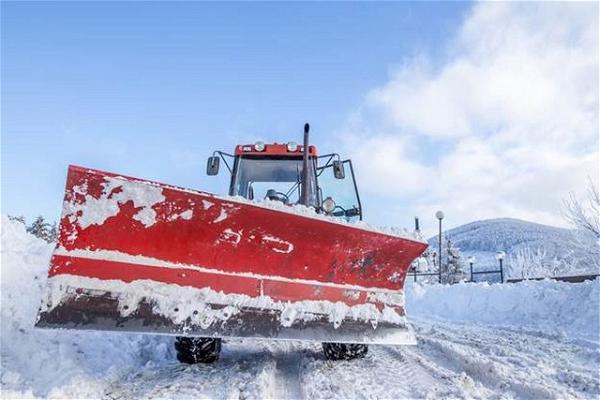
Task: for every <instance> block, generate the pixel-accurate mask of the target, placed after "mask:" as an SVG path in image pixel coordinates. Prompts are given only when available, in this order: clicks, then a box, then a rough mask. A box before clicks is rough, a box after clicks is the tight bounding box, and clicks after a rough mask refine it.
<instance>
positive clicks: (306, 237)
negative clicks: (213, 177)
mask: <svg viewBox="0 0 600 400" xmlns="http://www.w3.org/2000/svg"><path fill="white" fill-rule="evenodd" d="M426 247H427V245H426V244H425V243H422V242H420V241H417V240H414V239H410V238H405V237H401V236H398V235H395V234H391V233H381V232H378V231H375V230H373V229H370V228H368V227H364V226H361V225H352V224H347V223H342V222H339V221H336V220H334V219H332V218H328V217H324V216H321V215H317V214H315V213H312V212H311V211H309V210H308V209H305V208H299V207H297V206H296V207H288V206H284V205H283V204H281V203H273V202H271V203H251V202H248V201H246V200H244V199H240V198H225V197H218V196H214V195H212V194H209V193H203V192H198V191H194V190H188V189H182V188H177V187H173V186H169V185H164V184H160V183H156V182H150V181H145V180H140V179H134V178H127V177H123V176H117V175H115V174H110V173H106V172H101V171H96V170H90V169H85V168H81V167H75V166H70V167H69V172H68V176H67V184H66V191H65V199H64V203H63V212H62V216H61V221H60V229H59V238H58V244H57V247H56V249H55V251H54V253H53V256H52V258H51V261H50V269H49V272H48V282H47V291H46V295H45V297H44V299H43V300H42V305H41V307H40V311H39V314H38V318H37V321H36V326H38V327H46V328H64V329H87V330H110V331H124V332H140V333H155V334H168V335H178V336H203V337H253V338H272V339H293V340H314V341H324V342H349V343H379V344H413V343H415V339H414V335H413V333H412V331H411V330H410V328H409V326H408V324H407V322H406V318H405V312H404V296H403V290H402V289H403V286H404V279H405V276H406V272H407V270H408V268H409V265H410V263H411V262H412V261H413V260H414V259H415V258H416V257H418V256H419V255H420V254H421V253H422V252H423V251H424V250H425V248H426Z"/></svg>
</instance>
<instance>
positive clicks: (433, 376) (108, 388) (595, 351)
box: [1, 217, 600, 399]
mask: <svg viewBox="0 0 600 400" xmlns="http://www.w3.org/2000/svg"><path fill="white" fill-rule="evenodd" d="M1 250H2V258H1V261H2V263H1V277H2V282H1V300H2V304H1V306H2V307H1V308H2V317H1V322H2V330H1V345H2V346H1V357H2V364H1V367H2V369H1V382H2V386H1V390H2V392H1V397H2V398H31V397H40V398H47V397H53V398H108V399H129V398H186V399H188V398H244V399H252V398H385V399H390V398H394V399H396V398H447V397H452V398H532V399H539V398H590V399H592V398H594V399H596V398H598V397H599V396H600V376H599V368H600V338H599V330H600V322H599V314H600V305H599V298H600V281H598V280H596V281H594V282H587V283H582V284H568V283H561V282H553V281H541V282H528V283H520V284H505V285H487V284H485V283H483V284H459V285H454V286H440V285H432V286H421V285H414V286H413V285H412V284H409V285H408V288H407V307H408V312H409V315H410V317H411V320H412V321H413V326H414V328H415V331H416V333H417V338H418V345H417V346H411V347H398V348H394V347H385V346H371V348H370V351H369V354H368V355H367V357H366V358H365V359H362V360H354V361H344V362H331V361H327V360H325V359H324V358H323V355H322V353H321V349H320V345H318V344H310V343H301V342H274V341H252V340H227V341H226V343H225V344H224V346H223V353H222V357H221V359H220V360H219V361H218V362H217V363H216V364H214V365H194V366H189V365H181V364H179V363H178V362H177V360H176V359H175V354H174V351H173V339H172V338H169V337H159V336H143V335H129V334H108V333H90V332H72V331H49V330H37V329H34V328H33V322H34V319H35V315H36V311H37V308H38V306H39V304H40V299H41V297H42V292H43V286H44V283H45V280H46V268H47V265H48V260H49V257H50V253H51V251H52V246H51V245H48V244H46V243H45V242H43V241H41V240H39V239H37V238H35V237H33V236H31V235H29V234H27V233H26V232H25V230H24V227H23V226H22V225H21V224H19V223H14V222H10V221H8V219H6V218H5V217H3V218H2V243H1Z"/></svg>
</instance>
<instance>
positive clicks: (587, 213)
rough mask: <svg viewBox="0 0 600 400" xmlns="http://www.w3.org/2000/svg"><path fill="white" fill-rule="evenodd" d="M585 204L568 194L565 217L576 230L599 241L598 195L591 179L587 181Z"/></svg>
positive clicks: (573, 195) (599, 215) (599, 213)
mask: <svg viewBox="0 0 600 400" xmlns="http://www.w3.org/2000/svg"><path fill="white" fill-rule="evenodd" d="M586 197H587V199H586V200H587V202H584V201H582V200H580V199H578V198H577V196H575V194H574V193H570V194H569V199H567V200H566V201H565V217H566V219H567V221H569V222H570V223H571V225H573V226H574V227H575V228H576V229H579V230H582V231H585V232H588V233H589V234H591V235H593V236H594V237H595V238H596V239H600V194H599V193H598V189H597V188H596V185H594V182H592V179H591V178H590V179H589V181H588V188H587V193H586Z"/></svg>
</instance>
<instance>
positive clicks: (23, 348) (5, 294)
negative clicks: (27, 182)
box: [0, 216, 174, 398]
mask: <svg viewBox="0 0 600 400" xmlns="http://www.w3.org/2000/svg"><path fill="white" fill-rule="evenodd" d="M0 230H1V236H2V241H1V247H0V249H1V261H2V262H1V270H0V272H1V276H2V282H1V285H0V295H1V299H2V316H1V322H2V327H1V358H2V372H1V376H0V378H1V384H2V386H1V388H2V398H31V397H44V398H45V397H52V398H99V397H102V396H103V394H104V393H105V390H106V384H107V382H110V381H111V380H114V379H117V377H118V376H120V375H121V374H122V373H123V371H125V370H127V369H132V370H133V369H138V368H140V367H141V366H144V365H146V364H147V363H152V362H153V361H158V360H164V359H165V358H171V359H174V355H173V354H170V352H171V351H172V350H171V347H172V343H171V341H172V339H169V338H165V337H152V336H142V335H128V334H107V333H89V332H81V333H80V332H73V331H52V330H40V329H35V328H34V327H33V323H34V321H35V317H36V313H37V310H38V307H39V305H40V300H41V299H42V293H43V290H44V287H45V285H46V274H47V271H48V262H49V259H50V254H51V253H52V249H53V245H50V244H48V243H46V242H45V241H43V240H41V239H38V238H36V237H34V236H32V235H30V234H28V233H27V232H26V231H25V227H24V226H23V224H21V223H18V222H13V221H10V220H9V219H8V218H6V217H5V216H2V225H1V229H0Z"/></svg>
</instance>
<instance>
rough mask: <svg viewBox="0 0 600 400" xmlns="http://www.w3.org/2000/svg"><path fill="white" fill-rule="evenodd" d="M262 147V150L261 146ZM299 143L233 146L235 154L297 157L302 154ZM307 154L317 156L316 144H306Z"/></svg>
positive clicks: (258, 143)
mask: <svg viewBox="0 0 600 400" xmlns="http://www.w3.org/2000/svg"><path fill="white" fill-rule="evenodd" d="M262 147H264V148H263V149H262V150H261V148H262ZM303 147H304V146H302V145H300V144H295V143H294V142H290V143H266V144H263V143H260V142H257V143H254V144H238V145H237V146H236V147H235V152H234V154H235V155H236V156H279V157H299V156H302V148H303ZM308 155H309V156H311V157H316V156H317V148H316V146H312V145H311V146H308Z"/></svg>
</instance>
